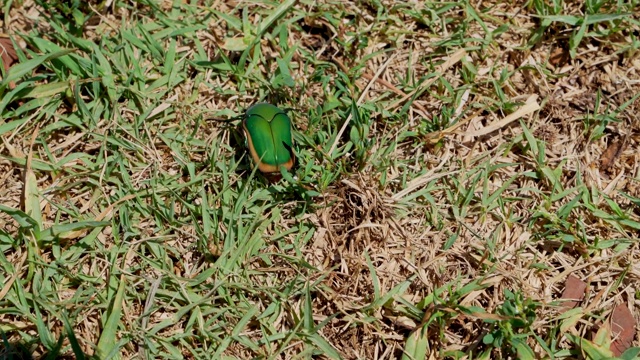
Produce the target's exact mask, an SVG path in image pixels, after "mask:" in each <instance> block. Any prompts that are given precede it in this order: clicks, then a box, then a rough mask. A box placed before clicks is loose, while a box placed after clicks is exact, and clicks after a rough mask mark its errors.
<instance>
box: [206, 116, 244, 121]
mask: <svg viewBox="0 0 640 360" xmlns="http://www.w3.org/2000/svg"><path fill="white" fill-rule="evenodd" d="M240 119H242V115H238V116H234V117H232V118H229V119H222V118H217V117H206V118H204V120H205V121H217V122H232V121H236V120H240Z"/></svg>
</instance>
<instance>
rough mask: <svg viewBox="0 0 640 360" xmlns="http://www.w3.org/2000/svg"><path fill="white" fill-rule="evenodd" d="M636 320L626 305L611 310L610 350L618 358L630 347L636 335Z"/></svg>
mask: <svg viewBox="0 0 640 360" xmlns="http://www.w3.org/2000/svg"><path fill="white" fill-rule="evenodd" d="M635 326H636V319H635V318H634V317H633V314H632V313H631V311H629V308H628V307H627V304H626V303H623V304H620V305H618V306H616V307H615V309H613V313H612V314H611V332H612V335H613V339H614V340H613V342H612V343H611V347H610V350H611V351H612V352H613V354H614V355H615V356H620V354H622V353H623V352H625V350H627V349H628V348H629V347H631V343H632V342H633V338H634V336H635V334H636V330H635Z"/></svg>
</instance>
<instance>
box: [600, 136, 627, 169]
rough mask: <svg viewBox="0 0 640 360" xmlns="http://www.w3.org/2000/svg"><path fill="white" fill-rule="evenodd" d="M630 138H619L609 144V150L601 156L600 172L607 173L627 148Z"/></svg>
mask: <svg viewBox="0 0 640 360" xmlns="http://www.w3.org/2000/svg"><path fill="white" fill-rule="evenodd" d="M627 138H628V136H624V137H618V138H617V139H615V140H614V141H612V142H610V143H609V146H608V147H607V149H606V150H605V151H604V152H603V153H602V155H600V171H605V170H607V169H608V168H609V167H611V165H613V163H614V162H615V161H616V159H617V158H618V157H620V155H621V154H622V152H623V151H624V148H625V147H626V146H627Z"/></svg>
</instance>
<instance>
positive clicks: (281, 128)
mask: <svg viewBox="0 0 640 360" xmlns="http://www.w3.org/2000/svg"><path fill="white" fill-rule="evenodd" d="M242 127H243V129H244V133H245V137H246V144H247V147H248V149H249V153H250V154H251V158H252V159H253V163H254V164H255V165H256V166H258V170H260V171H261V172H262V173H264V174H271V173H280V167H284V168H285V169H287V170H291V168H292V167H293V165H294V163H295V154H294V153H293V131H292V125H291V119H289V116H287V114H286V113H285V112H284V111H282V110H280V109H279V108H277V107H276V106H273V105H271V104H267V103H259V104H255V105H253V106H251V107H250V108H249V109H247V112H246V114H245V116H244V120H243V121H242Z"/></svg>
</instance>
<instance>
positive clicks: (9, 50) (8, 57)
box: [0, 34, 18, 72]
mask: <svg viewBox="0 0 640 360" xmlns="http://www.w3.org/2000/svg"><path fill="white" fill-rule="evenodd" d="M0 55H2V64H3V65H4V71H5V72H6V71H8V70H9V67H11V65H13V63H15V62H16V61H18V54H17V53H16V49H15V48H14V47H13V43H12V42H11V39H10V38H9V37H7V36H6V35H3V34H0Z"/></svg>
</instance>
